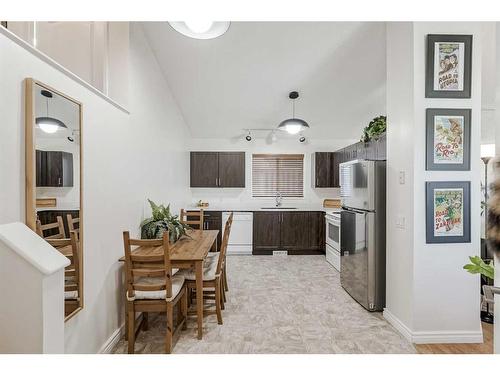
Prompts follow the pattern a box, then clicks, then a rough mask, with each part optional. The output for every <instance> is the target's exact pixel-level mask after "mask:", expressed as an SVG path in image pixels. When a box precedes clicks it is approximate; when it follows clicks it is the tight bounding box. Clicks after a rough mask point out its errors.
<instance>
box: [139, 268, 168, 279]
mask: <svg viewBox="0 0 500 375" xmlns="http://www.w3.org/2000/svg"><path fill="white" fill-rule="evenodd" d="M164 275H165V270H164V269H163V268H160V269H151V268H144V269H141V268H135V269H133V270H132V276H134V277H162V276H164Z"/></svg>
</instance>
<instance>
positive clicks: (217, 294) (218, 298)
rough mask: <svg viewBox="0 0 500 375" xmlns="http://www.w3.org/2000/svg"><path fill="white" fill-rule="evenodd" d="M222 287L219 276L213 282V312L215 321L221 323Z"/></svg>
mask: <svg viewBox="0 0 500 375" xmlns="http://www.w3.org/2000/svg"><path fill="white" fill-rule="evenodd" d="M222 288H223V286H222V282H221V278H220V277H219V278H218V279H217V282H216V283H215V312H216V313H217V323H218V324H222V312H221V303H222V298H221V289H222Z"/></svg>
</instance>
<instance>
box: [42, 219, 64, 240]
mask: <svg viewBox="0 0 500 375" xmlns="http://www.w3.org/2000/svg"><path fill="white" fill-rule="evenodd" d="M51 229H58V233H56V234H51V235H45V233H44V232H45V231H47V230H51ZM36 232H37V233H38V235H39V236H40V237H43V238H45V239H58V238H67V237H66V232H65V230H64V222H63V219H62V216H58V217H57V221H56V222H54V223H48V224H42V223H41V221H40V220H37V221H36Z"/></svg>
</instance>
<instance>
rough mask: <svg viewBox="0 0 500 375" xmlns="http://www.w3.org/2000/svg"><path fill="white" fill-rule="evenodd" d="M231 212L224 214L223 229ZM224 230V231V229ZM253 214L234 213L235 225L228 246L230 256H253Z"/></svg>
mask: <svg viewBox="0 0 500 375" xmlns="http://www.w3.org/2000/svg"><path fill="white" fill-rule="evenodd" d="M229 215H231V212H223V213H222V228H224V227H225V225H226V221H227V219H228V218H229ZM223 230H224V229H223ZM223 234H224V233H223ZM252 238H253V213H252V212H233V225H232V226H231V233H230V234H229V243H228V245H227V254H228V255H252Z"/></svg>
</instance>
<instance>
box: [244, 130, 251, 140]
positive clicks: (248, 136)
mask: <svg viewBox="0 0 500 375" xmlns="http://www.w3.org/2000/svg"><path fill="white" fill-rule="evenodd" d="M245 139H246V140H247V141H248V142H250V141H251V140H252V136H251V135H250V130H249V131H248V134H247V136H246V137H245Z"/></svg>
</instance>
